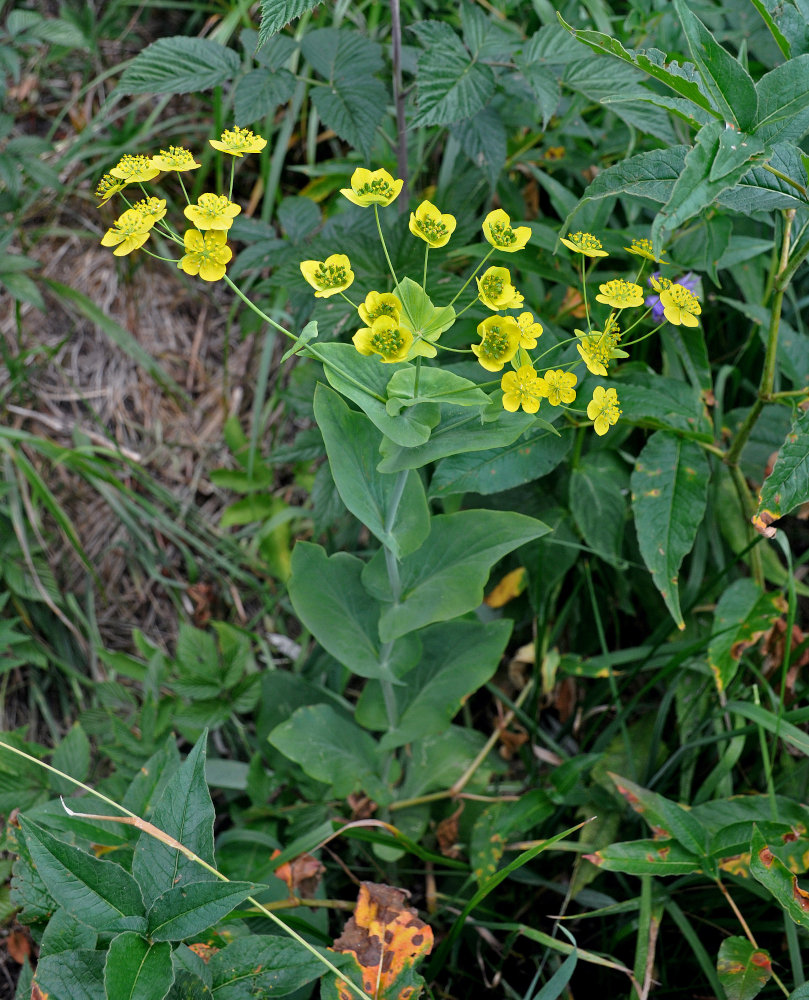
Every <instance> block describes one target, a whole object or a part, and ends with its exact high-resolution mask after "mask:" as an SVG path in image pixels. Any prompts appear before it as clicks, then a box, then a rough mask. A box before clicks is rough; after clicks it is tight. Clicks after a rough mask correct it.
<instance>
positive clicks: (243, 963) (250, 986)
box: [208, 934, 326, 1000]
mask: <svg viewBox="0 0 809 1000" xmlns="http://www.w3.org/2000/svg"><path fill="white" fill-rule="evenodd" d="M208 968H209V970H210V972H211V975H212V977H213V984H212V985H213V989H214V995H215V997H216V1000H254V998H256V997H264V996H267V997H285V996H287V995H288V994H290V993H294V992H295V991H296V990H298V989H300V988H301V987H302V986H305V985H306V984H307V983H310V982H311V981H312V980H313V979H317V978H318V976H321V975H322V974H323V973H324V972H325V971H326V966H325V965H324V964H323V963H322V962H321V961H320V960H319V959H318V958H317V957H316V956H315V955H312V954H311V953H310V952H308V951H307V950H306V949H305V948H303V946H302V945H299V944H297V943H295V942H292V941H289V940H288V939H287V938H284V937H277V936H271V935H269V934H265V935H261V934H251V935H250V936H249V937H243V938H240V939H239V940H237V941H233V942H232V943H231V944H229V945H228V946H227V947H226V948H223V949H222V950H221V951H218V952H217V953H216V954H215V955H214V956H213V957H212V958H211V960H210V962H209V964H208Z"/></svg>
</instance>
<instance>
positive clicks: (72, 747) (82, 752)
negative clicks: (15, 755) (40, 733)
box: [50, 722, 90, 795]
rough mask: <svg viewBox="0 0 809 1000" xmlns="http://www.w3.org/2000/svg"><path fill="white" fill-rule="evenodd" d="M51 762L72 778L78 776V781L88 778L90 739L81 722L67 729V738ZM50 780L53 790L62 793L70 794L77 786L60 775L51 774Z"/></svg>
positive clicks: (54, 753) (56, 750)
mask: <svg viewBox="0 0 809 1000" xmlns="http://www.w3.org/2000/svg"><path fill="white" fill-rule="evenodd" d="M51 764H52V765H53V766H54V767H55V768H57V769H58V770H59V771H64V772H65V774H69V775H70V776H71V778H76V780H77V781H85V780H86V778H87V775H88V773H89V771H90V741H89V740H88V739H87V734H86V733H85V731H84V730H83V729H82V727H81V723H79V722H74V723H73V725H72V726H71V727H70V729H69V730H68V731H67V735H66V736H65V738H64V739H63V740H62V741H61V743H60V744H59V746H57V748H56V749H55V750H54V752H53V757H52V758H51ZM50 781H51V787H52V788H53V790H54V791H56V792H59V793H60V794H62V795H70V794H71V793H72V792H73V790H74V789H75V787H76V786H75V785H74V784H73V783H72V782H70V781H67V780H66V779H65V778H60V777H58V775H51V776H50Z"/></svg>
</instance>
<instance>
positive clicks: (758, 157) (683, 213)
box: [652, 122, 772, 247]
mask: <svg viewBox="0 0 809 1000" xmlns="http://www.w3.org/2000/svg"><path fill="white" fill-rule="evenodd" d="M771 154H772V150H771V149H770V148H769V147H765V146H764V144H763V143H762V142H761V141H760V140H759V139H758V138H756V137H754V136H751V135H745V134H741V133H739V132H737V131H736V130H735V129H729V128H727V126H725V125H723V124H722V122H710V123H709V124H708V125H704V126H703V127H702V128H701V129H700V131H699V132H698V133H697V137H696V139H695V140H694V148H693V149H692V150H691V151H690V152H689V153H688V155H687V156H686V158H685V165H684V168H683V171H682V173H681V174H680V176H679V178H678V179H677V181H676V183H675V185H674V187H673V189H672V192H671V196H670V197H669V200H668V201H667V202H666V204H665V206H664V207H663V208H662V209H661V210H660V212H659V213H658V215H657V217H656V218H655V221H654V223H653V224H652V240H653V241H654V242H655V246H657V247H662V245H663V244H664V243H665V242H666V239H667V237H668V235H669V234H670V233H673V232H674V230H676V229H677V228H678V227H679V226H681V225H682V224H683V223H684V222H687V221H688V220H689V219H692V218H693V217H694V216H695V215H697V214H699V213H700V212H701V211H703V209H705V208H706V207H707V206H709V205H711V204H713V202H714V201H715V200H716V198H717V197H718V196H719V195H720V194H722V192H723V191H726V190H727V189H728V188H732V187H733V186H734V185H735V184H737V183H738V182H739V181H740V180H741V179H742V177H744V175H745V174H746V173H748V171H749V170H750V167H751V165H752V163H753V162H754V161H755V162H761V161H763V160H766V159H768V158H769V157H770V155H771Z"/></svg>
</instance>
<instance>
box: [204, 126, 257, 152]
mask: <svg viewBox="0 0 809 1000" xmlns="http://www.w3.org/2000/svg"><path fill="white" fill-rule="evenodd" d="M208 142H209V143H210V144H211V145H212V146H213V148H214V149H218V150H219V152H220V153H228V154H230V156H244V154H245V153H260V152H261V150H262V149H264V147H265V146H266V145H267V140H266V139H262V138H261V136H260V135H256V134H255V133H254V132H251V131H250V129H248V128H226V129H225V131H224V132H223V133H222V135H221V136H220V138H218V139H209V140H208Z"/></svg>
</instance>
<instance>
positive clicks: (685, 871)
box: [584, 840, 702, 875]
mask: <svg viewBox="0 0 809 1000" xmlns="http://www.w3.org/2000/svg"><path fill="white" fill-rule="evenodd" d="M584 857H585V858H587V860H588V861H592V863H593V864H594V865H597V866H598V867H599V868H604V869H605V870H606V871H610V872H624V873H625V874H626V875H689V874H691V873H692V872H699V871H702V868H701V862H700V859H699V858H698V857H697V856H696V854H692V853H691V852H690V851H687V850H686V849H685V848H684V847H683V846H682V845H681V844H678V843H677V841H676V840H628V841H624V842H623V843H620V844H610V845H609V846H608V847H603V848H601V850H600V851H595V852H594V853H593V854H585V855H584Z"/></svg>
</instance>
